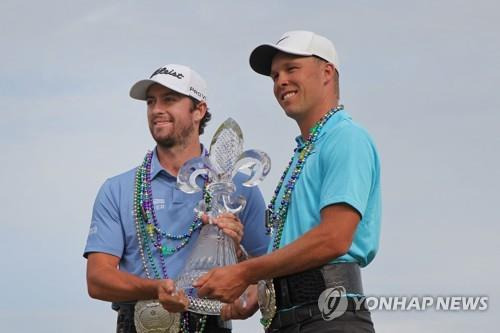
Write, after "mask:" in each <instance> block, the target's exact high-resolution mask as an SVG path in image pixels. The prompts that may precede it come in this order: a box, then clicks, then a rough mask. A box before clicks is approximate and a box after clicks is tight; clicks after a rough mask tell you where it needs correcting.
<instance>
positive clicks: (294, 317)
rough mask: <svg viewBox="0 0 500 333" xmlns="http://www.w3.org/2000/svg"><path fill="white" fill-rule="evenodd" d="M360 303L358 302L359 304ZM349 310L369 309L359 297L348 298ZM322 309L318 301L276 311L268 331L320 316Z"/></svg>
mask: <svg viewBox="0 0 500 333" xmlns="http://www.w3.org/2000/svg"><path fill="white" fill-rule="evenodd" d="M357 303H358V304H357ZM346 311H349V312H356V311H368V309H367V307H366V305H365V301H364V300H363V299H362V298H361V297H359V298H357V297H348V298H347V309H346ZM320 314H321V311H320V309H319V307H318V303H317V302H316V303H314V304H306V305H302V306H298V307H295V308H292V309H287V310H281V311H278V312H277V313H276V315H275V316H274V318H273V321H272V323H271V326H270V327H269V328H268V329H267V330H266V332H267V333H272V332H274V331H275V330H276V331H279V330H280V329H281V328H283V327H287V326H290V325H294V324H298V323H302V322H304V321H306V320H309V319H311V318H313V317H316V316H320Z"/></svg>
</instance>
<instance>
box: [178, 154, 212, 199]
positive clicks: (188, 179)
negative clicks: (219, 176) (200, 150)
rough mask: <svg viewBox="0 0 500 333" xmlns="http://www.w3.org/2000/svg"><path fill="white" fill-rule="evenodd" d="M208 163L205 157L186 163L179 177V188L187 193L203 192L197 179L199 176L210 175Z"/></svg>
mask: <svg viewBox="0 0 500 333" xmlns="http://www.w3.org/2000/svg"><path fill="white" fill-rule="evenodd" d="M206 162H207V161H206V158H205V157H195V158H193V159H190V160H189V161H187V162H186V163H184V165H183V166H182V167H181V168H180V170H179V174H178V175H177V187H178V188H179V189H180V190H182V191H183V192H186V193H195V192H199V191H201V187H200V186H198V184H197V183H196V179H197V178H198V177H199V176H203V175H208V173H209V169H208V168H207V163H206Z"/></svg>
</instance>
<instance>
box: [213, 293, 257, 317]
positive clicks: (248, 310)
mask: <svg viewBox="0 0 500 333" xmlns="http://www.w3.org/2000/svg"><path fill="white" fill-rule="evenodd" d="M258 309H259V303H258V301H257V285H255V284H252V285H250V286H249V287H248V288H247V290H246V291H245V299H244V300H243V299H242V297H240V298H238V299H237V300H236V301H234V302H233V303H231V304H224V306H223V307H222V310H221V313H220V314H221V317H222V319H223V320H230V319H247V318H249V317H251V316H252V315H253V314H254V313H255V312H256V311H257V310H258Z"/></svg>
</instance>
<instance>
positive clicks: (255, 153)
mask: <svg viewBox="0 0 500 333" xmlns="http://www.w3.org/2000/svg"><path fill="white" fill-rule="evenodd" d="M270 169H271V160H270V158H269V156H268V155H267V154H266V153H264V152H262V151H259V150H254V149H251V150H246V151H243V133H242V132H241V128H240V126H239V125H238V124H237V123H236V121H234V120H233V119H232V118H228V119H227V120H226V121H225V122H224V123H222V125H221V126H220V127H219V128H218V129H217V131H216V132H215V134H214V137H213V139H212V142H211V144H210V151H209V154H208V156H201V157H197V158H194V159H191V160H189V161H187V162H186V163H185V164H184V165H183V166H182V167H181V169H180V170H179V174H178V176H177V186H178V187H179V188H180V189H181V190H182V191H184V192H186V193H195V192H199V191H201V190H202V188H201V186H200V184H202V181H200V177H205V179H207V180H208V181H207V186H206V191H207V192H208V194H209V196H210V198H211V199H210V204H209V205H207V203H206V202H205V200H204V198H203V199H202V200H201V201H200V202H199V203H198V205H197V206H196V207H195V209H194V210H195V213H197V214H199V213H206V214H207V215H208V216H209V218H210V219H211V218H215V217H217V216H219V215H220V214H222V213H226V212H230V213H233V214H238V213H239V212H240V211H241V210H242V209H243V208H244V207H245V203H246V200H245V198H244V197H243V196H238V195H236V193H235V191H236V186H235V184H234V182H233V178H234V177H235V175H236V174H237V173H238V172H239V171H242V170H249V171H250V175H249V178H248V179H247V180H246V181H245V182H243V183H242V185H243V186H246V187H252V186H255V185H257V184H259V183H260V182H261V181H262V180H263V179H264V178H265V177H266V176H267V174H268V173H269V170H270ZM237 262H238V260H237V257H236V249H235V245H234V242H233V240H232V239H231V238H230V237H229V236H227V235H226V234H225V233H223V231H222V230H221V229H219V227H217V226H216V225H214V224H207V225H204V226H203V227H202V228H201V231H200V235H199V237H198V240H197V242H196V244H195V246H194V248H193V251H192V253H191V255H190V257H189V259H188V260H187V262H186V265H185V266H184V268H183V270H182V271H181V273H180V274H179V277H178V278H177V281H176V285H177V288H179V289H183V290H184V292H185V294H186V296H187V297H188V299H189V311H192V312H196V313H200V314H207V315H218V314H220V310H221V308H222V303H221V302H219V301H218V300H214V299H208V298H200V297H198V295H197V290H196V289H195V288H194V287H193V283H194V282H195V281H196V280H198V278H200V277H201V276H202V275H204V274H205V273H207V272H208V271H210V270H211V269H212V268H216V267H222V266H226V265H232V264H236V263H237Z"/></svg>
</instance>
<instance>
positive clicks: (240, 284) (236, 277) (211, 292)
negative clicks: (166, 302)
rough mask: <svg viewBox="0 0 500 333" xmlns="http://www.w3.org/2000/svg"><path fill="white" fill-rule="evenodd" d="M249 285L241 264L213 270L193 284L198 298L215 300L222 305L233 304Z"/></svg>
mask: <svg viewBox="0 0 500 333" xmlns="http://www.w3.org/2000/svg"><path fill="white" fill-rule="evenodd" d="M249 285H250V283H248V282H246V279H245V277H244V272H243V269H242V267H241V264H237V265H229V266H224V267H221V268H214V269H212V270H210V271H209V272H208V273H206V274H205V275H203V276H202V277H200V278H199V279H198V280H197V281H195V283H193V287H195V288H198V296H199V297H207V298H215V299H218V300H219V301H222V302H224V303H232V302H234V301H235V300H236V299H237V298H238V297H240V296H241V294H243V292H244V291H245V289H246V288H247V287H248V286H249Z"/></svg>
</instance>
